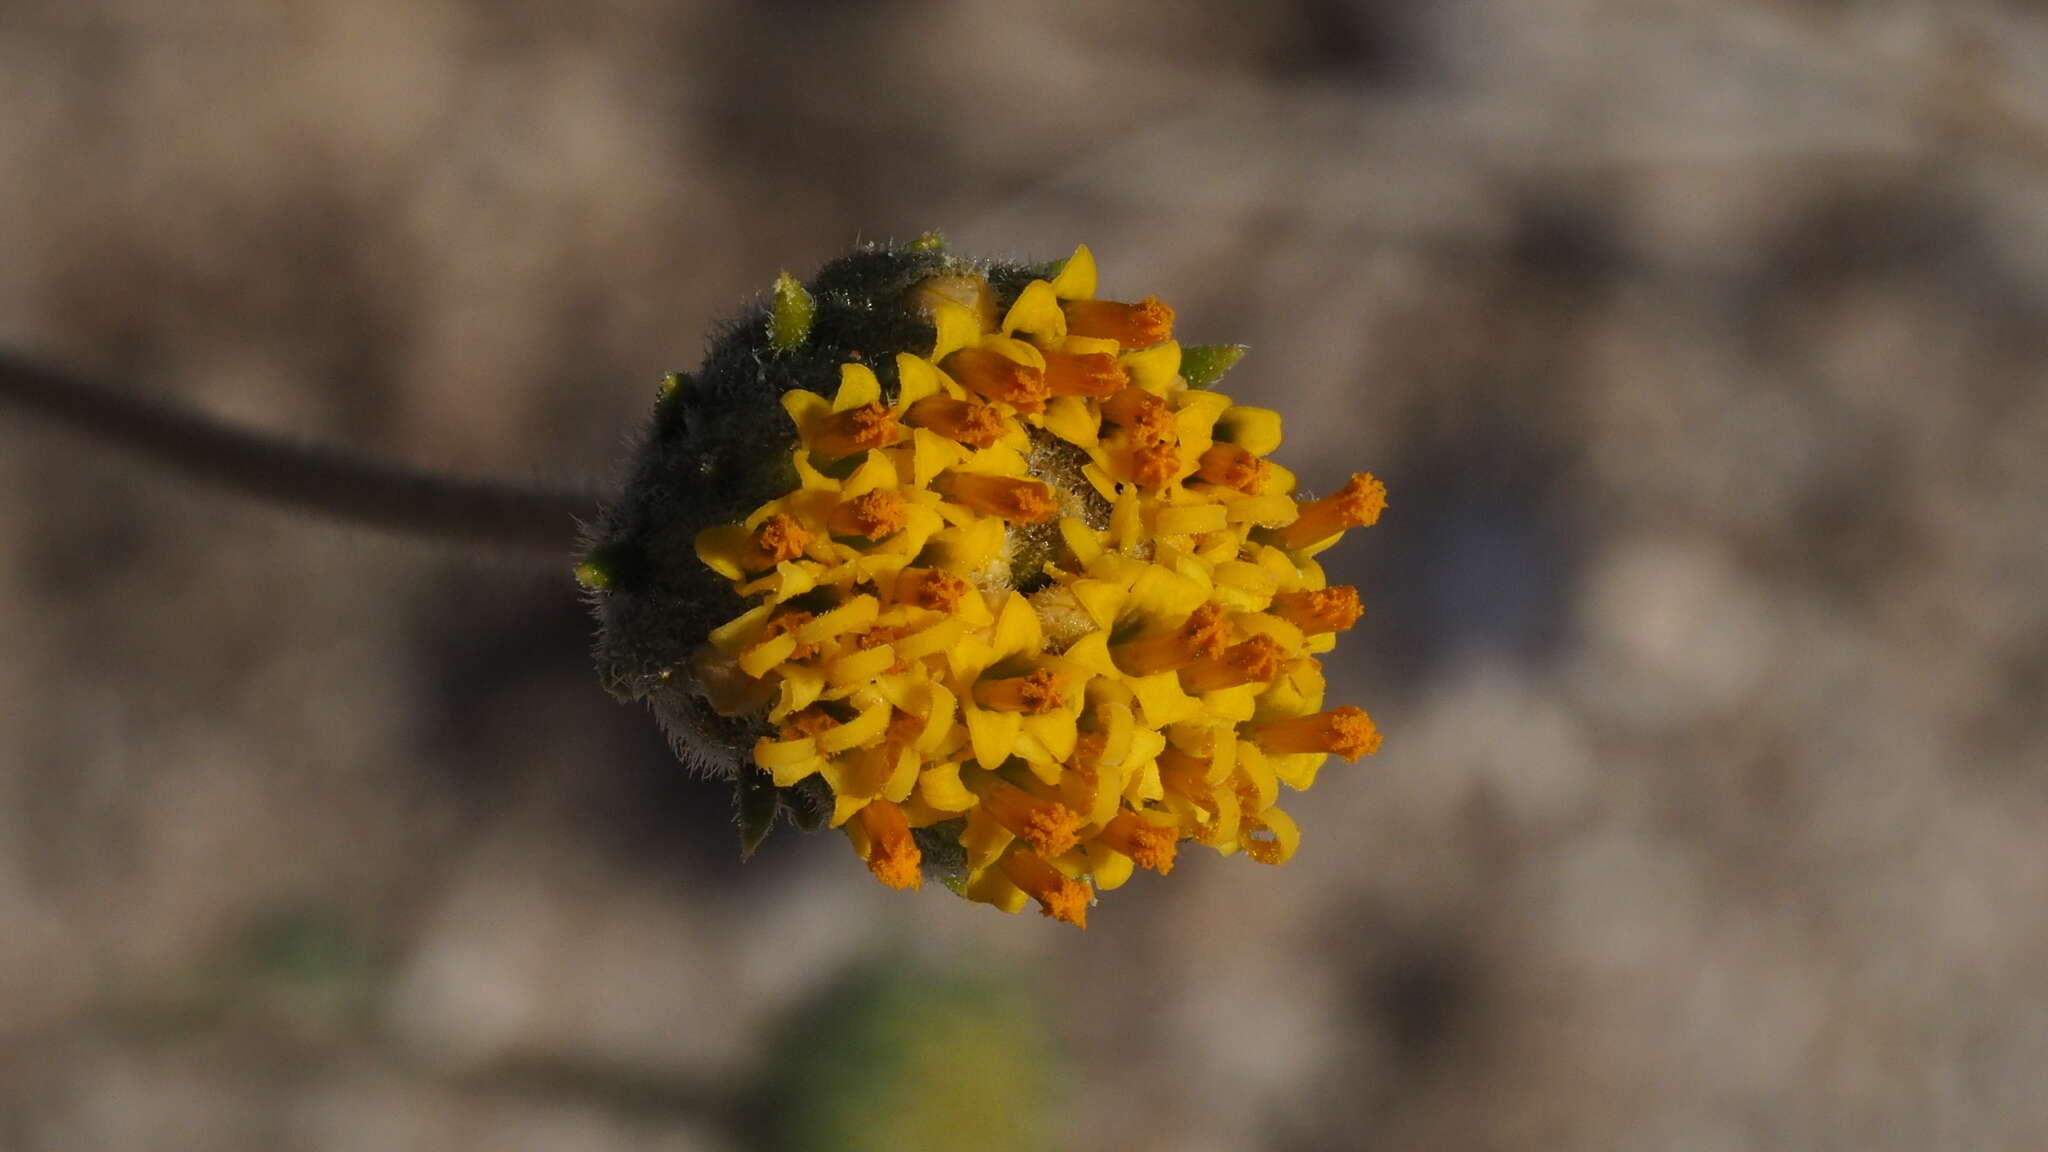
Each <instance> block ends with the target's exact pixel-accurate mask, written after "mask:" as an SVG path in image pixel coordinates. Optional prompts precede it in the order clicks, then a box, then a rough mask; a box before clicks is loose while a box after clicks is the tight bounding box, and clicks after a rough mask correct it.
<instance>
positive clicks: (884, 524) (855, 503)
mask: <svg viewBox="0 0 2048 1152" xmlns="http://www.w3.org/2000/svg"><path fill="white" fill-rule="evenodd" d="M907 508H908V505H906V504H905V503H904V502H903V497H901V496H898V495H897V494H896V493H894V492H892V491H890V490H889V489H887V488H877V489H875V490H874V491H873V492H867V493H863V494H862V495H859V496H855V497H854V498H853V499H851V500H848V501H847V502H846V503H844V504H841V505H840V506H839V507H837V508H834V509H833V510H832V517H831V519H830V520H829V521H827V522H826V527H828V528H830V529H831V530H832V534H833V535H834V536H860V537H863V538H865V539H868V540H880V539H882V538H883V537H884V536H893V535H895V534H896V533H898V532H901V531H903V526H904V525H905V524H908V523H909V522H910V516H909V514H908V512H907V511H906V509H907Z"/></svg>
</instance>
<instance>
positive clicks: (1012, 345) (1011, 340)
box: [935, 336, 1045, 372]
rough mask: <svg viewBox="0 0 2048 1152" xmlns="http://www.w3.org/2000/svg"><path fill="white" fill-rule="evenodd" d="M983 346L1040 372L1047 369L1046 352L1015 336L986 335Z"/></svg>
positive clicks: (982, 340)
mask: <svg viewBox="0 0 2048 1152" xmlns="http://www.w3.org/2000/svg"><path fill="white" fill-rule="evenodd" d="M981 346H982V347H983V348H986V349H988V350H989V351H991V352H994V353H995V354H997V355H998V356H1003V357H1005V358H1007V359H1010V360H1015V361H1016V362H1017V363H1019V364H1023V365H1025V366H1026V367H1030V368H1036V369H1038V370H1039V371H1040V372H1043V371H1045V353H1043V352H1040V351H1039V350H1038V348H1037V347H1036V346H1035V345H1032V344H1028V343H1026V342H1024V341H1022V340H1019V339H1017V338H1016V337H1014V336H984V337H982V339H981ZM935 359H936V357H935Z"/></svg>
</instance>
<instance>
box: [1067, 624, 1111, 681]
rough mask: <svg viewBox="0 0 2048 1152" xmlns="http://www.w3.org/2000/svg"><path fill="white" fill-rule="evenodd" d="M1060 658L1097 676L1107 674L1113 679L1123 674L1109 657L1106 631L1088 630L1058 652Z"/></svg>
mask: <svg viewBox="0 0 2048 1152" xmlns="http://www.w3.org/2000/svg"><path fill="white" fill-rule="evenodd" d="M1060 659H1062V660H1065V661H1067V662H1068V663H1070V664H1073V665H1075V666H1076V667H1079V668H1083V669H1086V670H1087V671H1089V672H1092V673H1094V674H1095V675H1097V676H1107V677H1110V678H1112V679H1114V678H1115V677H1118V676H1121V675H1123V672H1122V670H1121V669H1119V668H1118V667H1117V666H1116V661H1114V660H1112V659H1110V657H1109V634H1108V633H1107V632H1090V633H1088V634H1087V635H1086V636H1083V637H1081V638H1080V639H1079V640H1076V641H1074V642H1073V643H1072V644H1069V645H1068V646H1067V650H1066V651H1065V652H1062V653H1060Z"/></svg>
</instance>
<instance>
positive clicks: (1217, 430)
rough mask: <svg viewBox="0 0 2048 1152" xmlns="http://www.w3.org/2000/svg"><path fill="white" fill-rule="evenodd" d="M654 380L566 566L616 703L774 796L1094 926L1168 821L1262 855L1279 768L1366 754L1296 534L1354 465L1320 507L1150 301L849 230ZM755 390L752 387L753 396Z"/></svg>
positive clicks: (900, 858)
mask: <svg viewBox="0 0 2048 1152" xmlns="http://www.w3.org/2000/svg"><path fill="white" fill-rule="evenodd" d="M764 312H765V315H764V316H763V317H762V318H761V320H760V321H759V322H756V323H749V324H744V325H742V326H740V327H739V328H736V329H735V330H734V331H733V332H732V333H730V334H728V336H727V337H725V338H724V339H723V340H721V341H720V342H719V343H718V344H716V345H714V347H713V349H712V352H711V355H710V357H709V358H708V359H707V363H706V366H705V369H704V370H703V372H702V373H700V374H699V375H698V376H696V377H672V378H671V380H670V382H669V383H668V384H667V385H666V386H665V387H664V392H663V400H662V403H661V406H660V407H659V408H658V409H657V415H656V421H655V427H654V429H653V431H652V432H651V433H650V435H649V438H648V442H647V444H646V446H645V447H644V448H643V450H642V455H641V459H640V461H639V464H638V466H637V467H636V470H635V473H634V476H633V478H632V480H631V481H630V482H629V484H628V486H627V489H626V492H625V494H624V496H623V497H622V498H621V500H620V502H619V503H618V504H617V505H616V506H614V507H613V508H612V509H610V510H608V511H607V514H606V517H605V520H604V522H603V523H601V524H600V525H599V526H598V528H597V531H596V537H597V538H596V540H595V542H594V547H593V549H592V552H591V555H590V556H589V558H587V559H586V561H585V562H584V564H583V565H581V566H580V567H579V569H578V571H579V575H581V576H582V577H583V578H584V580H585V583H586V584H588V585H590V586H591V587H592V595H593V597H594V599H595V600H596V603H597V607H598V611H599V615H600V618H601V620H602V621H603V623H604V626H605V633H604V638H603V640H602V641H601V643H600V648H599V657H600V662H601V664H602V665H603V666H604V669H605V672H606V675H607V679H608V682H609V684H610V686H611V687H612V688H613V690H614V691H615V692H617V693H618V694H619V695H621V696H623V697H628V698H644V699H648V700H650V701H651V702H652V703H653V704H654V706H655V708H656V710H657V713H658V714H660V715H661V716H662V718H663V720H664V721H665V722H666V723H667V724H668V726H669V728H670V731H671V733H672V734H673V735H674V736H675V738H676V740H677V743H678V747H679V748H680V749H681V750H682V751H683V752H684V753H685V754H686V756H688V757H690V758H693V759H695V760H697V761H699V762H701V763H703V764H705V765H707V766H710V767H714V768H721V769H724V770H727V771H730V772H732V773H733V774H734V776H735V777H736V783H737V790H738V797H739V807H740V817H741V823H742V826H743V831H744V834H745V836H746V847H747V849H748V850H751V849H752V847H753V845H754V844H756V843H758V841H759V839H760V837H761V836H762V835H764V834H765V833H766V831H767V828H768V827H769V825H770V824H772V822H773V820H774V818H775V816H776V815H777V813H779V812H787V813H789V814H791V815H792V816H794V817H795V818H797V819H798V821H799V822H800V823H806V824H812V825H815V824H818V823H823V824H829V825H831V826H832V827H836V828H841V829H843V830H844V832H845V834H846V836H847V837H848V839H849V840H850V841H851V842H852V845H853V848H854V850H855V851H856V852H858V853H859V854H860V856H861V857H862V858H863V859H864V860H865V861H866V862H867V864H868V867H869V868H870V870H872V871H873V873H874V874H875V876H876V878H877V879H879V880H881V881H882V882H883V883H885V884H888V885H890V886H891V887H897V888H905V887H916V886H918V885H919V884H920V883H921V882H922V880H923V879H924V878H926V877H927V876H931V877H935V878H939V879H942V880H944V881H945V882H946V883H947V884H948V885H949V886H951V887H953V888H955V889H956V890H957V891H959V892H961V893H962V894H964V895H966V896H968V897H969V898H970V899H974V900H979V901H982V902H985V903H989V904H993V905H996V906H997V907H1000V908H1003V909H1005V910H1007V911H1017V910H1019V909H1020V908H1022V907H1024V906H1025V905H1027V904H1029V903H1032V902H1036V903H1037V904H1038V906H1039V907H1040V908H1041V909H1042V910H1043V911H1044V912H1045V913H1046V914H1047V915H1049V916H1053V917H1056V918H1058V919H1061V920H1065V921H1068V922H1070V923H1073V924H1076V925H1083V924H1084V923H1085V921H1086V918H1087V913H1088V909H1089V908H1090V907H1091V906H1092V905H1093V903H1094V901H1095V897H1096V894H1097V893H1099V892H1103V891H1107V890H1109V889H1112V888H1116V887H1119V886H1121V885H1122V884H1123V883H1124V882H1125V881H1126V880H1128V879H1129V878H1130V877H1131V875H1132V873H1133V871H1134V869H1137V868H1145V869H1150V870H1152V871H1156V872H1159V873H1162V874H1163V873H1165V872H1167V871H1169V870H1171V868H1172V867H1173V863H1174V859H1175V854H1176V851H1177V850H1178V848H1179V847H1180V846H1181V845H1182V844H1184V843H1186V842H1188V841H1193V842H1195V843H1198V844H1201V845H1204V846H1206V847H1209V848H1213V849H1215V850H1216V851H1218V852H1220V853H1222V854H1224V855H1231V854H1234V853H1238V852H1240V851H1242V852H1243V854H1244V855H1247V856H1250V857H1251V858H1252V859H1254V860H1258V861H1260V862H1263V863H1269V864H1277V863H1281V862H1283V861H1285V860H1286V859H1287V858H1288V857H1289V856H1291V855H1293V853H1294V850H1295V847H1296V845H1297V843H1298V842H1299V838H1300V834H1299V832H1298V830H1297V829H1296V826H1295V824H1294V822H1293V820H1292V819H1290V818H1289V817H1288V816H1287V815H1286V813H1285V812H1283V811H1282V810H1281V809H1280V808H1279V807H1278V806H1277V802H1278V799H1279V794H1280V786H1281V785H1283V784H1284V785H1287V786H1288V787H1289V788H1292V789H1305V788H1307V787H1308V786H1309V785H1310V784H1311V783H1313V782H1314V780H1315V777H1316V773H1317V770H1318V769H1319V768H1320V767H1321V765H1322V763H1323V761H1324V760H1325V759H1326V758H1327V757H1328V756H1329V755H1331V754H1336V755H1338V756H1341V757H1343V758H1344V759H1347V760H1355V759H1357V758H1358V757H1360V756H1363V755H1368V754H1370V753H1372V752H1373V751H1375V750H1376V749H1377V748H1378V747H1379V739H1380V738H1379V733H1378V732H1377V731H1376V730H1375V729H1374V727H1373V723H1372V720H1371V719H1370V718H1369V717H1368V716H1367V715H1366V714H1365V712H1363V711H1361V710H1360V709H1358V708H1354V707H1334V708H1326V707H1325V701H1324V699H1323V675H1322V670H1321V666H1320V664H1319V663H1318V660H1317V658H1318V657H1319V656H1320V655H1321V654H1322V653H1325V652H1327V651H1329V650H1330V649H1331V648H1332V646H1333V645H1334V643H1335V639H1336V634H1337V633H1339V632H1342V631H1344V630H1346V629H1348V628H1350V627H1351V626H1352V625H1353V624H1355V623H1356V622H1357V620H1358V619H1359V617H1360V615H1361V614H1362V612H1363V608H1362V606H1361V605H1360V603H1359V598H1358V593H1357V591H1356V590H1355V589H1353V588H1350V587H1347V586H1342V585H1337V586H1332V585H1329V584H1328V583H1327V582H1326V580H1325V578H1324V575H1323V571H1322V569H1321V568H1320V567H1319V566H1318V565H1317V563H1316V561H1315V559H1314V557H1315V555H1316V553H1318V552H1319V551H1321V550H1322V549H1324V548H1327V547H1329V546H1330V545H1331V544H1332V543H1334V542H1335V541H1336V540H1337V539H1338V538H1339V536H1341V535H1342V534H1343V533H1344V532H1345V531H1346V530H1347V529H1350V528H1354V527H1360V526H1364V525H1369V524H1372V523H1373V522H1374V521H1376V520H1377V519H1378V518H1379V514H1380V511H1381V510H1382V509H1383V508H1384V507H1385V504H1386V494H1385V489H1384V488H1383V487H1382V486H1381V485H1380V483H1379V481H1377V480H1375V479H1374V478H1373V477H1372V476H1371V475H1369V474H1366V473H1358V474H1356V475H1354V476H1352V477H1351V478H1350V480H1349V482H1348V483H1346V484H1344V485H1343V486H1342V487H1341V488H1340V489H1339V490H1338V491H1336V492H1334V493H1332V494H1330V495H1327V496H1324V497H1322V498H1320V499H1312V500H1311V499H1305V498H1302V497H1300V496H1299V495H1298V494H1297V492H1296V487H1295V480H1294V477H1293V475H1292V474H1291V473H1289V472H1288V471H1287V470H1286V469H1284V468H1282V467H1280V466H1279V465H1277V464H1275V463H1273V462H1272V460H1271V459H1270V457H1271V453H1272V452H1273V450H1274V449H1275V448H1277V447H1278V446H1279V444H1280V417H1279V416H1278V415H1277V414H1276V413H1273V412H1271V411H1268V410H1265V409H1261V408H1251V407H1244V406H1239V405H1235V404H1233V403H1232V402H1231V400H1230V398H1229V397H1227V396H1225V395H1223V394H1222V393H1220V392H1218V391H1216V390H1215V389H1214V388H1213V387H1212V386H1211V385H1213V384H1214V383H1215V381H1216V379H1217V378H1218V377H1219V376H1221V374H1222V373H1223V371H1225V370H1227V369H1228V368H1229V367H1230V365H1232V364H1234V363H1235V362H1236V360H1237V358H1238V357H1239V356H1240V355H1241V354H1242V350H1241V349H1237V348H1232V347H1228V346H1225V347H1206V348H1190V349H1183V348H1182V346H1181V345H1180V344H1179V343H1178V342H1177V341H1176V340H1175V339H1174V338H1173V325H1174V314H1173V310H1172V309H1171V308H1170V307H1168V306H1167V305H1165V304H1163V303H1161V302H1160V301H1158V300H1157V299H1154V298H1152V297H1149V296H1148V297H1146V298H1144V299H1143V300H1140V301H1138V302H1135V303H1131V302H1124V301H1117V300H1104V299H1098V298H1097V295H1096V270H1095V262H1094V258H1093V257H1092V256H1091V255H1090V254H1089V251H1088V249H1087V248H1086V247H1081V248H1079V249H1076V250H1075V252H1074V254H1073V256H1071V257H1070V258H1068V259H1067V260H1066V261H1065V262H1064V263H1063V264H1061V265H1059V266H1057V267H1056V268H1044V269H1032V268H1020V267H1016V266H1008V265H974V264H969V263H966V262H962V261H958V260H955V259H952V258H951V257H949V256H947V255H946V254H945V253H944V252H943V250H942V248H941V247H940V246H939V245H937V244H935V243H932V242H929V241H926V242H920V243H919V244H914V245H911V246H909V247H906V248H900V249H882V248H877V249H868V250H864V251H862V252H858V253H856V254H854V255H853V256H850V257H847V258H846V259H844V260H842V261H839V262H836V263H835V264H834V265H832V266H829V267H828V268H827V269H826V270H825V271H824V272H823V273H821V274H820V276H819V277H818V279H817V280H816V281H814V282H813V283H812V284H811V285H810V286H809V287H808V288H806V287H805V286H803V285H800V284H797V283H796V282H795V280H794V279H792V278H790V277H788V276H787V275H785V276H784V277H783V278H782V279H781V280H779V281H778V282H777V283H776V286H775V291H774V294H773V301H772V303H771V304H770V305H769V306H768V307H767V308H766V309H764ZM771 405H772V407H771Z"/></svg>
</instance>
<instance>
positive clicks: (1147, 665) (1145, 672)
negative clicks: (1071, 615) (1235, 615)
mask: <svg viewBox="0 0 2048 1152" xmlns="http://www.w3.org/2000/svg"><path fill="white" fill-rule="evenodd" d="M1229 643H1230V622H1229V620H1227V619H1226V618H1225V617H1224V615H1223V606H1222V605H1220V604H1217V603H1216V602H1214V601H1209V602H1206V603H1204V604H1203V605H1202V606H1201V607H1199V608H1197V609H1195V610H1194V611H1193V612H1190V613H1189V614H1188V618H1187V621H1186V622H1185V623H1183V624H1182V625H1181V626H1180V627H1178V628H1175V629H1174V630H1173V631H1171V632H1162V633H1160V634H1159V635H1157V636H1147V637H1144V638H1142V639H1138V640H1133V641H1131V642H1130V643H1128V644H1119V645H1117V647H1116V662H1117V666H1118V667H1120V668H1122V669H1123V670H1124V671H1125V672H1128V673H1130V674H1131V675H1133V676H1152V675H1155V674H1157V673H1160V672H1170V671H1172V670H1174V669H1175V668H1179V667H1182V666H1183V665H1186V664H1191V663H1193V662H1195V661H1196V660H1201V659H1204V658H1209V657H1216V656H1221V655H1222V654H1223V649H1224V648H1225V647H1226V646H1227V645H1228V644H1229Z"/></svg>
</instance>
